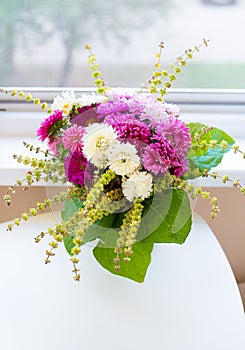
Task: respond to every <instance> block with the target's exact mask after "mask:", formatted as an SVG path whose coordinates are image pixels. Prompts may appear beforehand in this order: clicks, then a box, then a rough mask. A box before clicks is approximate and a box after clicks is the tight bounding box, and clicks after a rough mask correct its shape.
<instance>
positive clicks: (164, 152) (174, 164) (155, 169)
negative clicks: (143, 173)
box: [142, 140, 184, 177]
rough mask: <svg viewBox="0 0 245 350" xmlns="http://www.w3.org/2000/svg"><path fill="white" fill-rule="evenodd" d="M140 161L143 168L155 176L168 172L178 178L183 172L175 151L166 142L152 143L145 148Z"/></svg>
mask: <svg viewBox="0 0 245 350" xmlns="http://www.w3.org/2000/svg"><path fill="white" fill-rule="evenodd" d="M142 161H143V166H144V168H145V169H146V170H148V171H149V172H151V173H153V174H155V175H157V176H161V175H164V174H166V173H167V172H169V173H170V174H172V175H176V176H177V177H179V176H181V175H182V174H183V171H184V169H183V166H182V164H181V163H180V161H179V159H178V157H177V155H176V153H175V150H174V149H173V148H172V147H171V146H170V144H169V143H168V141H167V140H163V141H162V142H156V143H152V144H151V145H149V146H147V147H146V148H145V149H144V153H143V155H142Z"/></svg>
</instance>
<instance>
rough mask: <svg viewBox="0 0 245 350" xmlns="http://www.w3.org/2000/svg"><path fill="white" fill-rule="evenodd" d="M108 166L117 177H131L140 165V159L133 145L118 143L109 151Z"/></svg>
mask: <svg viewBox="0 0 245 350" xmlns="http://www.w3.org/2000/svg"><path fill="white" fill-rule="evenodd" d="M107 155H108V164H109V167H110V169H111V170H112V171H114V172H115V173H116V174H117V175H130V174H132V173H133V172H134V171H135V170H136V168H138V166H139V165H140V157H139V156H138V155H137V150H136V148H135V146H134V145H132V144H131V143H120V142H117V143H116V144H114V145H113V146H112V147H110V148H109V149H108V152H107Z"/></svg>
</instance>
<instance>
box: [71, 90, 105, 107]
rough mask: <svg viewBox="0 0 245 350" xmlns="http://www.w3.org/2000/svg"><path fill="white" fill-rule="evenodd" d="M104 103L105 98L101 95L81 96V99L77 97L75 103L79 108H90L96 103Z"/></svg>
mask: <svg viewBox="0 0 245 350" xmlns="http://www.w3.org/2000/svg"><path fill="white" fill-rule="evenodd" d="M105 101H106V97H105V96H102V95H97V94H95V93H92V94H89V95H86V94H84V95H82V96H81V97H78V98H77V100H76V102H77V103H79V106H80V107H84V106H91V105H92V104H96V103H103V102H105Z"/></svg>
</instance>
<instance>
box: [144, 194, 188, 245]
mask: <svg viewBox="0 0 245 350" xmlns="http://www.w3.org/2000/svg"><path fill="white" fill-rule="evenodd" d="M145 208H147V213H146V214H145V215H144V217H143V219H142V222H141V226H140V229H139V234H138V236H137V237H138V239H142V238H144V237H147V236H150V237H151V240H152V242H154V243H178V244H182V243H184V241H185V239H186V237H187V236H188V234H189V232H190V229H191V225H192V211H191V207H190V201H189V197H188V195H187V193H186V192H185V191H183V190H180V189H177V188H169V189H167V190H165V191H164V192H163V194H161V195H155V196H154V198H153V200H152V201H150V200H146V201H145Z"/></svg>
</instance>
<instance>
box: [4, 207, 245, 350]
mask: <svg viewBox="0 0 245 350" xmlns="http://www.w3.org/2000/svg"><path fill="white" fill-rule="evenodd" d="M55 221H56V217H55V216H54V215H53V214H45V215H42V216H40V217H39V218H34V219H33V220H32V221H31V222H29V224H28V223H27V224H24V225H23V226H22V227H21V228H19V229H16V230H15V231H13V232H5V231H4V227H5V226H6V225H5V224H2V225H1V226H0V230H1V231H0V232H1V234H0V278H1V288H0V310H1V312H0V330H1V331H0V332H1V336H0V348H1V349H4V350H44V349H45V350H51V349H52V350H53V349H58V350H80V349H84V350H95V349H96V350H97V349H100V350H105V349H106V350H112V349H113V350H114V349H117V350H122V349H128V350H133V349H135V350H138V349H140V350H146V349H147V350H149V349H153V350H154V349H156V350H158V349H164V350H213V349H214V350H231V349H234V350H244V349H245V318H244V313H243V308H242V302H241V299H240V295H239V291H238V288H237V285H236V282H235V279H234V276H233V273H232V271H231V268H230V266H229V264H228V262H227V260H226V257H225V255H224V253H223V251H222V250H221V248H220V246H219V244H218V242H217V240H216V239H215V237H214V235H213V234H212V232H211V231H210V229H209V228H208V226H207V225H206V224H205V223H204V222H203V221H201V220H200V219H199V218H195V222H194V226H193V229H192V231H191V234H190V236H189V238H188V239H187V241H186V243H185V244H184V245H182V246H178V245H169V244H168V245H158V246H156V247H155V249H154V252H153V256H152V263H151V265H150V268H149V271H148V274H147V277H146V280H145V283H143V284H137V283H135V282H132V281H129V280H126V279H123V278H120V277H117V276H114V275H112V274H110V273H108V272H107V271H106V270H104V269H102V268H101V267H100V266H99V265H98V264H97V262H96V261H95V260H93V259H92V257H91V247H87V248H85V249H84V251H83V254H82V258H81V262H80V268H81V273H82V279H81V282H80V283H76V282H74V281H73V279H72V275H71V272H70V270H71V265H70V262H69V258H68V257H67V256H66V253H65V251H64V249H61V250H59V251H58V253H57V256H56V257H54V259H53V262H52V263H51V264H50V265H48V266H46V265H44V264H43V256H44V251H45V248H46V247H47V246H48V242H47V241H45V242H43V243H40V244H39V245H36V244H35V243H33V237H34V236H35V235H36V233H38V232H39V231H40V230H44V229H45V228H46V227H47V226H51V225H52V223H55Z"/></svg>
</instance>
